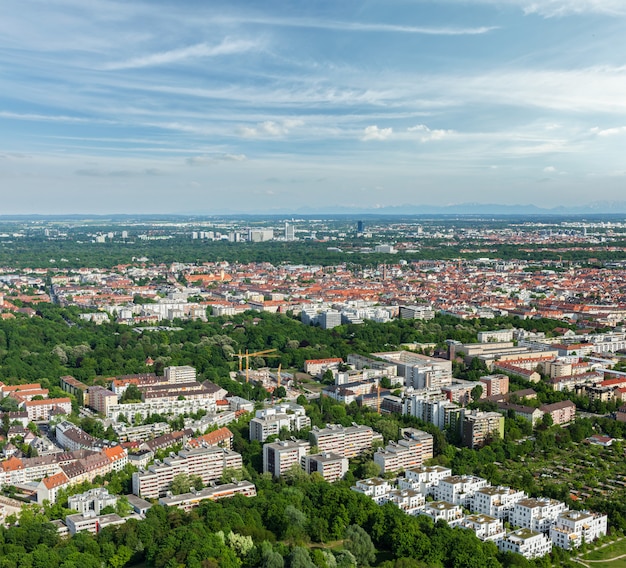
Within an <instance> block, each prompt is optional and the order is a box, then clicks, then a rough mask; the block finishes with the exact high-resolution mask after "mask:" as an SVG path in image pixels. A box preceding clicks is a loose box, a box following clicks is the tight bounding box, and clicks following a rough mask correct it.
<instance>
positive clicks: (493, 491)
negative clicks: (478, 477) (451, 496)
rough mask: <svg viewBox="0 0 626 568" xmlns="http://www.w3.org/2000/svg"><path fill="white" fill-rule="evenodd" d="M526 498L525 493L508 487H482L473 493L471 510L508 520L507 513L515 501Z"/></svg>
mask: <svg viewBox="0 0 626 568" xmlns="http://www.w3.org/2000/svg"><path fill="white" fill-rule="evenodd" d="M526 498H527V495H526V493H524V492H523V491H518V490H517V489H511V488H510V487H501V486H499V487H492V486H487V487H482V488H481V489H479V490H478V491H476V493H474V499H473V501H472V506H471V510H472V511H474V512H475V513H480V514H482V515H489V516H491V517H495V518H496V519H501V520H503V521H508V520H509V513H510V512H511V511H512V510H513V507H514V506H515V503H517V502H518V501H521V500H522V499H526Z"/></svg>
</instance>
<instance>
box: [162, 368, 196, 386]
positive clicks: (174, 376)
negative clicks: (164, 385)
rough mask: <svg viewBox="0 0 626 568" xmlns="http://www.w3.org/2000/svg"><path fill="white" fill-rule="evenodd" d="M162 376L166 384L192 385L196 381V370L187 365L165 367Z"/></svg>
mask: <svg viewBox="0 0 626 568" xmlns="http://www.w3.org/2000/svg"><path fill="white" fill-rule="evenodd" d="M163 374H164V375H165V380H166V381H167V382H168V383H193V382H195V381H196V369H195V368H194V367H191V366H189V365H181V366H178V367H165V369H163Z"/></svg>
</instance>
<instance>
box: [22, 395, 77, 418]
mask: <svg viewBox="0 0 626 568" xmlns="http://www.w3.org/2000/svg"><path fill="white" fill-rule="evenodd" d="M20 408H21V409H23V410H25V411H26V412H27V413H28V420H29V421H30V422H38V421H45V422H47V421H49V420H50V418H51V417H52V416H53V415H55V414H70V413H71V412H72V401H71V400H70V399H69V398H47V399H44V400H27V401H25V402H23V403H22V404H21V405H20Z"/></svg>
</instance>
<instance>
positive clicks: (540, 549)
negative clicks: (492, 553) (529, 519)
mask: <svg viewBox="0 0 626 568" xmlns="http://www.w3.org/2000/svg"><path fill="white" fill-rule="evenodd" d="M497 544H498V548H499V549H500V551H501V552H514V553H515V554H521V555H522V556H523V557H524V558H527V559H528V560H531V559H533V558H539V557H540V556H545V555H546V554H550V552H552V541H551V540H550V539H549V538H548V537H547V536H546V535H545V534H543V533H542V532H540V531H534V530H531V529H527V528H523V529H518V530H516V531H513V532H510V533H509V534H508V535H506V536H505V537H504V538H503V539H502V540H499V541H498V543H497Z"/></svg>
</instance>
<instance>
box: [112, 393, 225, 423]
mask: <svg viewBox="0 0 626 568" xmlns="http://www.w3.org/2000/svg"><path fill="white" fill-rule="evenodd" d="M216 408H217V407H216V403H215V399H214V398H213V397H212V396H209V397H206V398H194V399H185V400H163V399H159V400H154V401H149V402H136V403H131V404H112V405H110V406H109V411H108V413H107V418H110V419H112V420H118V419H119V417H120V415H121V416H124V417H125V419H126V420H127V421H128V423H129V424H134V422H135V417H137V416H139V417H140V419H141V420H142V421H144V420H145V419H146V418H148V416H150V415H152V414H162V415H165V416H168V415H169V416H180V415H181V414H195V413H196V412H198V410H206V411H207V412H208V413H212V412H215V411H216Z"/></svg>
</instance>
